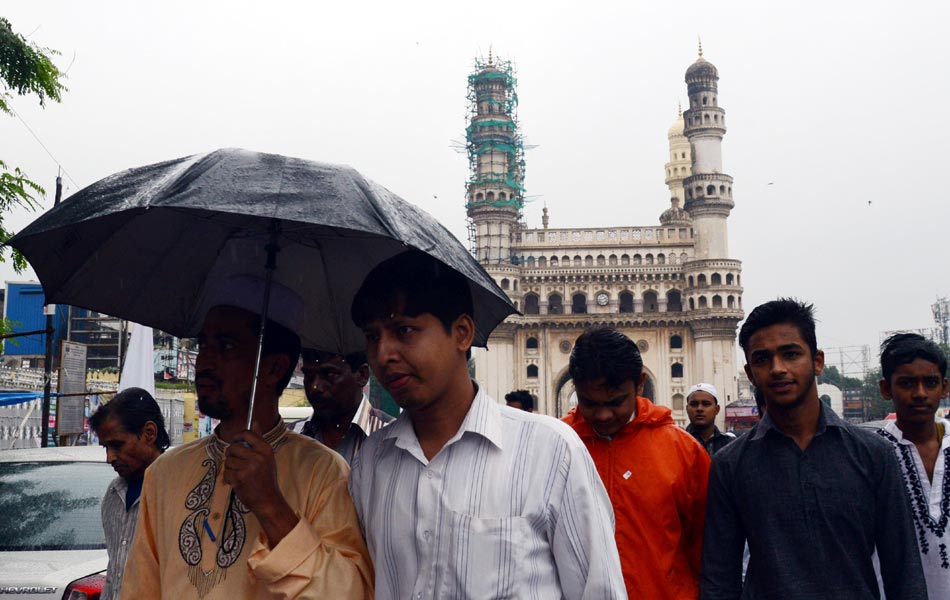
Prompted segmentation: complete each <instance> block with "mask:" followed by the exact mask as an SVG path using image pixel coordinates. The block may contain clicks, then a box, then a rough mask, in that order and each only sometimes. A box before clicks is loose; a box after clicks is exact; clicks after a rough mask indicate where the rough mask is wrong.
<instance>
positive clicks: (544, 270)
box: [520, 264, 683, 282]
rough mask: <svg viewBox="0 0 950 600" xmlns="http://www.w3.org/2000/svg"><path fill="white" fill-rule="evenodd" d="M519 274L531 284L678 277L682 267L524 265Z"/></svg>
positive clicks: (678, 265)
mask: <svg viewBox="0 0 950 600" xmlns="http://www.w3.org/2000/svg"><path fill="white" fill-rule="evenodd" d="M520 273H521V276H522V277H523V278H525V279H526V280H530V281H532V282H534V281H535V280H537V279H541V278H554V279H564V278H573V279H575V280H576V279H578V278H581V279H586V278H598V277H611V276H614V277H615V278H618V279H619V278H620V277H621V276H622V275H631V276H640V275H680V274H682V273H683V265H680V264H675V265H622V266H621V265H614V266H603V267H532V266H528V265H524V266H522V267H521V271H520Z"/></svg>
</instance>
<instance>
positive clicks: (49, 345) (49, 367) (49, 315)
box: [40, 174, 63, 448]
mask: <svg viewBox="0 0 950 600" xmlns="http://www.w3.org/2000/svg"><path fill="white" fill-rule="evenodd" d="M62 198H63V178H62V176H60V175H59V174H57V175H56V198H55V199H54V200H53V206H56V205H57V204H59V201H60V200H62ZM44 294H45V291H44ZM43 312H44V313H46V360H45V362H44V365H43V433H42V435H43V439H42V440H41V442H40V446H41V447H43V448H46V447H47V446H48V445H49V413H50V403H51V402H50V400H51V396H52V390H51V389H50V388H51V386H52V384H53V315H54V314H56V305H55V304H47V305H46V306H45V307H44V308H43Z"/></svg>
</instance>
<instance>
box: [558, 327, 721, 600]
mask: <svg viewBox="0 0 950 600" xmlns="http://www.w3.org/2000/svg"><path fill="white" fill-rule="evenodd" d="M570 373H571V378H572V379H573V380H574V388H575V390H576V391H577V408H575V409H574V410H572V411H571V412H570V413H569V414H568V415H567V416H566V417H564V421H565V422H566V423H567V424H568V425H570V426H571V427H573V428H574V430H575V431H576V432H577V434H578V435H579V436H580V438H581V439H582V440H583V441H584V444H585V445H586V446H587V449H588V451H590V454H591V456H592V457H593V458H594V464H595V465H596V466H597V471H598V473H599V474H600V478H601V479H602V480H603V482H604V486H606V488H607V493H608V494H609V495H610V500H611V503H612V504H613V508H614V514H615V517H616V522H617V528H616V538H617V548H618V550H619V551H620V563H621V566H622V568H623V578H624V582H625V583H626V586H627V594H628V595H629V596H630V597H631V598H650V599H651V600H681V599H687V598H688V599H690V600H695V598H697V597H698V594H699V565H700V554H701V550H702V545H703V517H704V511H705V506H706V482H707V479H708V476H709V463H710V460H709V456H708V455H707V453H706V451H705V450H704V449H703V447H702V446H700V445H699V444H698V443H696V440H694V439H693V438H692V436H690V435H689V434H688V433H686V432H685V431H683V430H682V429H680V428H679V427H677V426H676V424H675V423H673V419H672V417H671V416H670V409H668V408H664V407H660V406H655V405H654V404H653V403H652V402H650V401H649V400H647V399H646V398H643V397H639V396H638V395H637V394H638V392H639V391H640V390H641V389H642V388H643V382H644V380H645V378H646V374H645V373H644V372H643V361H642V359H641V358H640V351H639V350H638V349H637V345H636V344H635V343H633V341H632V340H631V339H630V338H628V337H627V336H625V335H623V334H622V333H619V332H617V331H615V330H613V329H608V328H597V329H591V330H588V331H586V332H585V333H584V334H582V335H581V336H580V337H579V338H577V341H576V342H575V343H574V349H573V351H572V352H571V362H570Z"/></svg>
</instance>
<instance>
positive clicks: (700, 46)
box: [696, 35, 703, 58]
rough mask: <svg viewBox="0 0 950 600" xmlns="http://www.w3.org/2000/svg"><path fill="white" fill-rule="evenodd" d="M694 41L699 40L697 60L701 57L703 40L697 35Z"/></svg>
mask: <svg viewBox="0 0 950 600" xmlns="http://www.w3.org/2000/svg"><path fill="white" fill-rule="evenodd" d="M696 39H697V40H699V58H702V57H703V38H702V37H701V36H698V35H697V36H696Z"/></svg>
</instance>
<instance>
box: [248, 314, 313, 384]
mask: <svg viewBox="0 0 950 600" xmlns="http://www.w3.org/2000/svg"><path fill="white" fill-rule="evenodd" d="M248 312H250V311H248ZM251 314H252V315H253V316H254V321H253V322H254V334H255V337H256V336H257V334H258V333H259V329H260V326H261V317H260V315H256V314H254V313H251ZM274 354H286V355H287V357H288V358H289V359H290V366H289V367H287V372H286V373H285V374H284V376H283V377H282V378H281V379H280V381H278V382H277V384H276V385H275V391H276V392H277V395H278V396H280V395H281V394H282V393H283V392H284V389H285V388H286V387H287V384H289V383H290V380H291V378H292V377H293V376H294V371H295V370H296V369H297V361H298V360H299V359H300V336H299V335H297V334H296V333H294V332H293V331H291V330H290V329H288V328H287V327H284V326H283V325H281V324H280V323H277V322H276V321H272V320H271V319H267V325H266V327H265V329H264V345H263V346H262V351H261V356H272V355H274Z"/></svg>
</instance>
